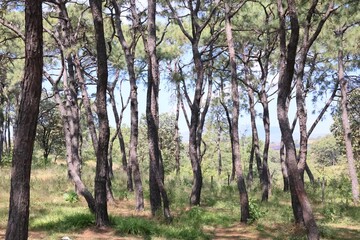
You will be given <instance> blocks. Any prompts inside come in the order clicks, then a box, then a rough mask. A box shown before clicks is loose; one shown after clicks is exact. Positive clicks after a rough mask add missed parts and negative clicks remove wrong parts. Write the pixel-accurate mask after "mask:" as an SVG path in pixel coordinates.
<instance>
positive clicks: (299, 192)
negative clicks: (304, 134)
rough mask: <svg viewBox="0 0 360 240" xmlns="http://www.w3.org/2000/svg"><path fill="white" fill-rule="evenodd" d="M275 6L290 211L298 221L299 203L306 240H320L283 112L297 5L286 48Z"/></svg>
mask: <svg viewBox="0 0 360 240" xmlns="http://www.w3.org/2000/svg"><path fill="white" fill-rule="evenodd" d="M277 7H278V15H279V24H280V27H279V36H280V70H279V82H278V98H277V100H278V102H277V115H278V121H279V126H280V130H281V135H282V140H283V141H284V144H285V148H286V163H287V167H288V171H289V180H290V191H291V197H292V204H293V205H292V206H293V212H294V217H295V219H296V220H299V219H298V218H299V217H300V216H299V213H298V212H297V210H298V208H297V206H296V204H297V203H296V202H297V201H298V202H299V203H300V205H301V210H302V216H301V218H302V219H303V220H304V223H305V227H306V230H307V235H308V238H309V239H319V237H320V236H319V230H318V228H317V225H316V222H315V218H314V215H313V212H312V209H311V205H310V201H309V199H308V197H307V194H306V192H305V188H304V184H303V182H302V180H301V177H300V172H299V170H298V167H297V161H296V148H295V143H294V140H293V137H292V133H291V127H290V123H289V119H288V112H287V111H286V108H287V107H286V105H287V104H286V102H287V99H288V97H289V95H290V93H291V83H292V79H293V76H294V65H295V58H296V50H297V45H298V40H299V22H298V16H297V12H296V3H295V1H294V0H288V1H287V14H288V16H289V20H290V29H291V34H290V39H289V42H288V45H286V27H285V26H286V19H285V14H284V12H285V11H284V9H283V3H282V0H278V1H277Z"/></svg>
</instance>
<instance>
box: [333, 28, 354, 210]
mask: <svg viewBox="0 0 360 240" xmlns="http://www.w3.org/2000/svg"><path fill="white" fill-rule="evenodd" d="M342 34H343V33H342ZM342 34H341V35H340V41H342V40H343V39H342ZM340 44H341V45H340V49H339V51H338V78H339V83H340V90H341V122H342V127H343V131H344V142H345V150H346V158H347V161H348V167H349V174H350V179H351V191H352V196H353V201H354V203H355V204H358V203H359V182H358V179H357V173H356V167H355V160H354V153H353V149H352V144H351V129H350V124H349V117H348V111H347V80H346V79H345V73H344V60H343V59H344V56H343V55H344V53H343V49H342V42H341V43H340Z"/></svg>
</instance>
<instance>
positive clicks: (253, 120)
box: [244, 59, 263, 182]
mask: <svg viewBox="0 0 360 240" xmlns="http://www.w3.org/2000/svg"><path fill="white" fill-rule="evenodd" d="M247 60H248V59H247ZM247 60H246V61H245V66H244V67H245V68H244V74H245V78H244V81H245V84H246V85H247V93H248V98H249V111H250V121H251V136H252V143H253V145H252V148H254V149H253V151H254V154H255V160H256V166H257V171H258V175H259V178H260V182H263V180H262V168H263V164H262V160H261V155H260V143H259V134H258V130H257V126H256V110H255V96H254V90H253V89H252V88H251V87H250V80H249V74H250V73H249V67H248V65H247V64H248V62H247Z"/></svg>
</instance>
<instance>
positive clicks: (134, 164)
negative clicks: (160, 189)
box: [112, 0, 144, 211]
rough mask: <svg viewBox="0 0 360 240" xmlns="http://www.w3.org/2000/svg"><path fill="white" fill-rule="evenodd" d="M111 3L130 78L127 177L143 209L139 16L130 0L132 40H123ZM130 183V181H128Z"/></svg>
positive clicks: (117, 9)
mask: <svg viewBox="0 0 360 240" xmlns="http://www.w3.org/2000/svg"><path fill="white" fill-rule="evenodd" d="M112 5H113V6H114V10H115V27H116V31H117V37H118V39H119V42H120V44H121V47H122V49H123V51H124V53H125V61H126V67H127V70H128V74H129V80H130V118H131V121H130V128H131V130H130V150H129V164H128V172H127V174H128V179H130V177H131V176H130V175H131V172H132V174H133V178H134V186H135V198H136V210H138V211H142V210H144V194H143V187H142V181H141V173H140V168H139V162H138V157H137V147H138V136H139V119H138V118H139V117H138V115H139V113H138V100H137V85H136V74H135V66H134V59H135V52H134V51H135V47H136V41H137V38H136V36H135V34H136V32H135V30H136V29H138V28H137V27H135V26H138V24H139V21H140V20H139V16H137V13H136V4H135V0H130V10H131V12H132V17H133V19H132V21H133V22H132V25H133V29H134V32H133V38H132V42H131V43H130V44H128V43H127V42H126V40H125V36H124V34H123V31H122V27H121V19H120V16H121V11H120V9H119V6H118V4H117V3H116V1H115V0H112ZM128 184H130V182H129V183H128Z"/></svg>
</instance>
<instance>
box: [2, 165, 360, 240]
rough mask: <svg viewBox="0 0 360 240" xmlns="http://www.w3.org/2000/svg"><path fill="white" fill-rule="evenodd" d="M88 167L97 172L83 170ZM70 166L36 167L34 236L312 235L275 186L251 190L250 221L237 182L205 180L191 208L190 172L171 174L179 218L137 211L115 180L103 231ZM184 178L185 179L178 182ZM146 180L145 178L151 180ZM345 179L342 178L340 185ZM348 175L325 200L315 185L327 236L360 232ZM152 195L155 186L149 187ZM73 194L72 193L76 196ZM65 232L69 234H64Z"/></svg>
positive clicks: (347, 239) (82, 239)
mask: <svg viewBox="0 0 360 240" xmlns="http://www.w3.org/2000/svg"><path fill="white" fill-rule="evenodd" d="M85 172H91V171H89V170H87V169H84V173H85ZM9 173H10V168H0V176H2V177H1V178H0V193H1V194H0V239H5V228H6V222H7V213H8V199H9V195H8V194H9V180H10V177H9V176H10V174H9ZM64 173H66V168H65V167H63V166H53V167H49V168H46V169H34V170H33V172H32V180H31V181H32V183H31V206H30V226H29V229H30V231H29V239H30V240H38V239H45V240H55V239H56V240H59V239H62V238H64V237H68V238H69V239H71V240H96V239H98V240H105V239H109V240H120V239H124V240H125V239H154V240H156V239H159V240H160V239H184V240H193V239H194V240H195V239H225V240H231V239H278V240H280V239H293V240H295V239H296V240H300V239H306V233H305V230H304V229H303V228H301V227H297V226H295V225H294V224H293V223H292V221H293V220H292V219H293V216H292V210H291V204H290V196H289V194H288V193H284V192H282V190H281V189H280V188H275V187H274V191H273V194H272V196H271V197H270V199H269V202H267V203H262V202H260V200H259V196H258V190H256V189H252V190H251V191H250V192H249V193H250V205H251V209H252V211H253V215H254V216H255V217H256V219H254V220H253V221H252V223H250V224H241V223H239V218H240V212H239V206H238V204H239V203H238V194H237V190H236V186H226V185H225V186H224V185H221V184H220V183H219V184H218V185H214V187H213V188H210V187H209V182H205V185H204V191H203V198H202V199H203V200H202V206H200V207H194V208H191V209H190V208H189V207H188V203H187V201H188V200H187V198H188V194H189V192H188V189H189V186H190V185H189V184H188V182H187V180H186V179H180V180H179V179H175V178H174V179H171V178H170V179H169V180H168V182H167V184H168V189H169V197H170V200H171V201H172V205H171V210H172V214H173V216H174V221H173V223H172V224H167V223H165V222H164V219H163V218H162V217H161V214H159V216H157V217H151V214H150V210H149V203H148V202H145V211H143V212H137V211H135V210H134V196H133V194H132V193H131V194H129V193H128V192H127V191H126V189H123V186H124V183H123V182H121V181H124V179H120V180H117V181H115V182H114V184H113V187H114V195H115V199H116V201H115V204H112V205H109V207H108V212H109V214H110V220H111V223H112V225H111V227H109V228H106V229H101V230H98V229H96V228H95V227H94V222H95V220H94V216H93V215H92V214H91V213H90V212H89V211H88V209H87V205H86V203H85V201H84V200H83V199H82V198H80V199H79V200H76V201H74V202H71V201H69V200H68V199H67V198H68V196H67V195H66V194H67V193H71V192H72V191H73V186H72V184H71V182H69V181H68V179H67V176H66V174H64ZM84 181H85V182H86V183H87V186H88V187H89V189H93V186H92V184H93V173H91V174H89V175H86V174H84ZM179 182H180V183H181V184H179ZM144 184H146V183H144ZM339 184H340V185H339ZM347 185H348V183H346V182H343V181H337V182H330V183H329V184H328V190H326V203H322V201H321V190H319V189H318V188H315V187H313V186H308V193H309V196H310V198H311V199H312V203H313V205H312V206H313V209H314V211H315V216H316V219H317V223H318V226H319V229H320V233H321V239H339V240H340V239H341V240H353V239H360V207H358V206H353V205H352V204H351V201H350V202H349V201H348V200H347V199H346V198H345V197H344V196H345V193H346V192H348V190H347V189H345V190H344V186H347ZM144 194H145V199H148V198H149V196H148V195H147V194H148V193H147V192H145V193H144ZM70 196H71V195H70ZM64 239H65V238H64Z"/></svg>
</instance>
